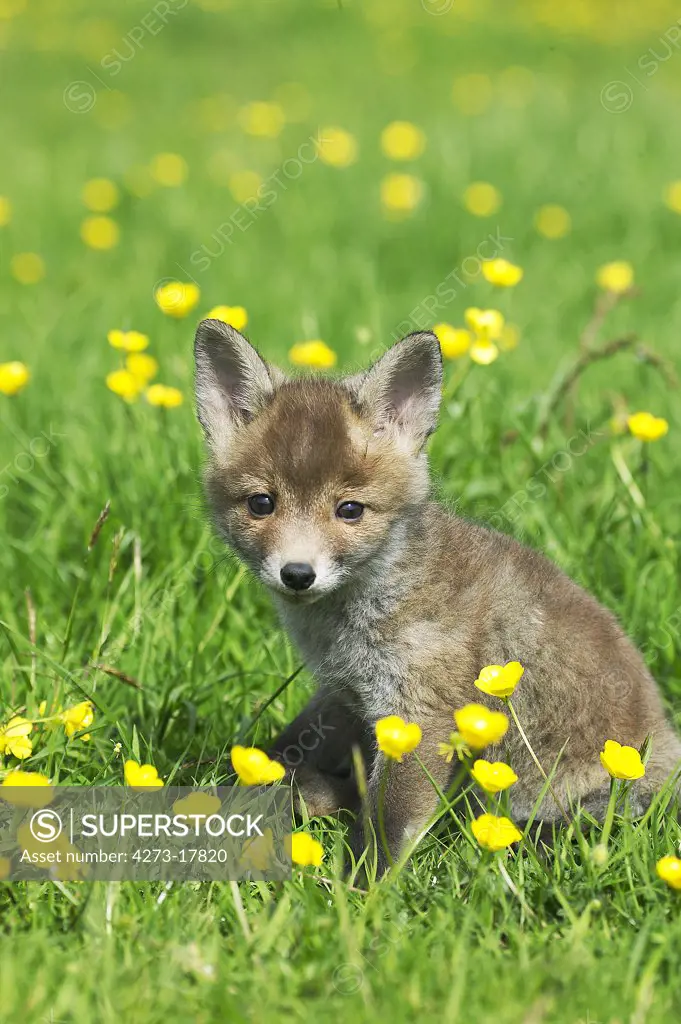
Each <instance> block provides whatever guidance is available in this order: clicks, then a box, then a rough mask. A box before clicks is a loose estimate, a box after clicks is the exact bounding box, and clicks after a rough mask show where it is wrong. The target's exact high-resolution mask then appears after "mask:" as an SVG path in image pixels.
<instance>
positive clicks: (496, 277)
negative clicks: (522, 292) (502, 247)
mask: <svg viewBox="0 0 681 1024" xmlns="http://www.w3.org/2000/svg"><path fill="white" fill-rule="evenodd" d="M482 276H483V277H484V278H485V280H486V281H489V283H490V284H495V285H497V286H498V287H499V288H513V287H514V286H515V285H516V284H518V282H519V281H522V279H523V269H522V267H518V266H516V264H515V263H510V262H509V261H508V260H503V259H496V260H484V261H483V264H482Z"/></svg>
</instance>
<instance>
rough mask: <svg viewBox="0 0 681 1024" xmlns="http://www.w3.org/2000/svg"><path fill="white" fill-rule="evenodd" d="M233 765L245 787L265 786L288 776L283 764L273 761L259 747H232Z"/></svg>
mask: <svg viewBox="0 0 681 1024" xmlns="http://www.w3.org/2000/svg"><path fill="white" fill-rule="evenodd" d="M231 758H232V765H233V767H234V771H235V772H236V773H237V775H238V776H239V781H240V782H241V783H242V784H243V785H244V786H265V785H267V784H268V783H270V782H279V780H280V779H283V777H284V775H285V774H286V772H285V770H284V766H283V764H280V763H279V762H278V761H273V760H272V759H271V758H270V757H268V756H267V754H266V753H265V751H264V750H258V748H257V747H239V746H236V747H232V753H231Z"/></svg>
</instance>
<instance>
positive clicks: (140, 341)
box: [106, 330, 149, 352]
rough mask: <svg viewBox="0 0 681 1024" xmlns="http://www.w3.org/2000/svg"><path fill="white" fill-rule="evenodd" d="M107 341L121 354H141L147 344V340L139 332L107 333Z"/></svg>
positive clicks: (145, 336)
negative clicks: (120, 351) (120, 350)
mask: <svg viewBox="0 0 681 1024" xmlns="http://www.w3.org/2000/svg"><path fill="white" fill-rule="evenodd" d="M106 338H107V341H108V342H109V344H110V345H113V347H114V348H118V349H122V351H123V352H141V351H142V350H143V349H145V348H146V347H147V345H148V344H149V338H148V337H147V335H146V334H141V333H140V331H119V330H114V331H109V333H108V334H107V336H106Z"/></svg>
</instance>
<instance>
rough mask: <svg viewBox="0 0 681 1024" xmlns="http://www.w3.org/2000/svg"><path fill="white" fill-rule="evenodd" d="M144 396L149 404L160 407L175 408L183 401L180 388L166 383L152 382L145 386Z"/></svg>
mask: <svg viewBox="0 0 681 1024" xmlns="http://www.w3.org/2000/svg"><path fill="white" fill-rule="evenodd" d="M144 397H145V398H146V400H147V402H148V403H149V405H156V406H160V407H161V408H162V409H177V407H178V405H182V402H183V401H184V396H183V394H182V392H181V391H180V389H179V388H173V387H170V385H168V384H152V385H151V387H150V388H147V390H146V393H145V396H144Z"/></svg>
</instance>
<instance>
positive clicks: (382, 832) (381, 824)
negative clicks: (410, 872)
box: [376, 757, 394, 867]
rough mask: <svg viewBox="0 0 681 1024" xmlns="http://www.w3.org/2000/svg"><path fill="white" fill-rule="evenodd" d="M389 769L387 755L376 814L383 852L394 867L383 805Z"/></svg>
mask: <svg viewBox="0 0 681 1024" xmlns="http://www.w3.org/2000/svg"><path fill="white" fill-rule="evenodd" d="M389 771H390V761H389V760H388V758H387V757H386V758H385V764H384V765H383V773H382V775H381V782H380V785H379V788H378V808H377V815H376V816H377V818H378V835H379V837H380V840H381V846H382V847H383V852H384V853H385V855H386V858H387V860H388V864H389V865H390V867H392V866H393V863H394V862H393V858H392V854H391V852H390V847H389V846H388V839H387V836H386V834H385V818H384V816H383V807H384V804H385V791H386V789H387V787H388V772H389Z"/></svg>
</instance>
